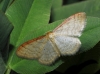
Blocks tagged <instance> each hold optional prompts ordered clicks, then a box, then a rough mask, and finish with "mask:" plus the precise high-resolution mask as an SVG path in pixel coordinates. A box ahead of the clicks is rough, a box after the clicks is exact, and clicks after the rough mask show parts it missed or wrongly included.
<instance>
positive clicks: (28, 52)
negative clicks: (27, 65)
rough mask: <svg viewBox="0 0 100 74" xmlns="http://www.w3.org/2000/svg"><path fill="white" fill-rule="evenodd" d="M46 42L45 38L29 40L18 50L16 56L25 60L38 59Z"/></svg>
mask: <svg viewBox="0 0 100 74" xmlns="http://www.w3.org/2000/svg"><path fill="white" fill-rule="evenodd" d="M46 42H47V38H46V37H45V36H41V37H38V38H36V39H33V40H29V41H27V42H25V43H24V44H22V45H21V46H20V47H19V48H18V50H17V55H18V56H20V57H23V58H27V59H36V58H39V57H40V56H41V52H42V50H43V47H44V45H45V44H46Z"/></svg>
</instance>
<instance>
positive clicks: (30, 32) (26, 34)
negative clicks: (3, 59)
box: [6, 0, 100, 74]
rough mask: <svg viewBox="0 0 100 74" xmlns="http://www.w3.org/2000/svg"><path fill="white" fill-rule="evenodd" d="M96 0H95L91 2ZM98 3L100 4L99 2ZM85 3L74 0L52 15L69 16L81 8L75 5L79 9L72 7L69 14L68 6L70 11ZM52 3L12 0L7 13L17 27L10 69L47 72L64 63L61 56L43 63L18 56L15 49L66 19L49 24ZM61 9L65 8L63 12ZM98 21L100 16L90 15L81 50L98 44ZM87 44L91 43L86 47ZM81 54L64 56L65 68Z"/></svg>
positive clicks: (12, 37)
mask: <svg viewBox="0 0 100 74" xmlns="http://www.w3.org/2000/svg"><path fill="white" fill-rule="evenodd" d="M93 2H94V1H92V2H91V3H93ZM91 3H90V4H91ZM95 3H96V4H97V2H95ZM82 4H83V5H84V4H85V5H87V4H89V2H88V1H85V2H82ZM82 4H81V3H80V4H76V5H74V4H73V5H72V6H71V5H68V7H65V8H64V9H63V7H61V8H57V9H56V10H57V11H58V12H55V13H53V14H54V15H53V17H54V18H55V17H56V19H55V20H58V19H62V18H64V17H67V16H69V15H70V16H71V14H73V13H76V12H78V11H80V10H82V9H81V8H79V9H80V10H79V9H78V8H76V9H77V10H72V9H71V11H70V12H68V13H69V14H66V12H67V10H68V11H69V9H70V8H71V7H73V8H74V7H81V6H82ZM51 5H52V0H48V1H47V0H34V1H32V0H30V1H27V0H16V1H15V2H14V4H12V5H11V7H10V8H9V9H8V11H7V12H6V15H7V16H8V18H9V19H10V21H12V23H13V25H14V30H13V32H12V34H11V41H10V43H11V44H12V45H13V46H14V48H13V51H12V54H10V58H9V61H8V66H9V68H8V71H9V70H10V69H13V70H14V71H16V72H17V73H21V74H33V73H35V74H40V73H41V74H44V73H46V72H50V71H52V70H54V69H56V68H57V67H58V66H59V65H61V64H62V63H63V61H62V60H58V61H57V62H55V63H54V64H53V65H51V66H46V65H42V64H40V63H39V62H38V61H37V60H28V59H22V58H19V57H18V56H16V49H17V48H18V46H19V45H20V44H22V43H24V42H26V41H28V40H30V39H34V38H36V37H39V36H41V35H44V34H45V33H46V32H48V31H52V30H53V29H54V28H55V27H57V25H59V24H60V23H61V22H62V21H63V20H59V21H56V22H54V23H51V24H48V22H49V18H50V9H51ZM98 6H99V5H98ZM83 8H84V7H83ZM56 10H54V11H56ZM62 10H63V11H62ZM87 10H88V8H87ZM96 10H97V11H98V10H99V9H98V8H97V9H96ZM60 11H61V12H60ZM72 11H73V12H72ZM83 11H84V10H83ZM62 12H64V14H63V13H62ZM89 13H90V12H87V14H89ZM92 13H94V12H92ZM92 13H91V14H92ZM16 14H17V15H16ZM56 14H57V15H56ZM58 14H59V15H58ZM61 14H62V15H61ZM57 17H58V18H57ZM99 21H100V19H99V18H97V17H87V25H86V28H85V31H84V32H83V34H82V36H81V37H80V40H81V41H82V47H81V49H80V51H81V52H83V51H86V50H89V49H90V48H92V47H94V45H96V43H97V42H99V41H100V38H99V34H98V32H100V30H99V29H100V28H99V27H100V26H99ZM91 24H92V25H91ZM91 28H93V29H91ZM95 36H96V37H97V39H95V40H93V39H94V38H96V37H95ZM90 40H92V43H90V42H89V41H90ZM88 44H90V45H89V46H88V47H87V45H88ZM80 57H81V56H77V57H76V58H73V56H72V57H65V59H64V62H65V61H66V60H67V61H66V63H67V64H66V65H64V66H66V67H64V68H62V69H63V70H65V69H66V68H68V67H69V66H70V65H73V64H76V63H77V62H79V61H80ZM61 59H62V58H61ZM73 61H74V63H73Z"/></svg>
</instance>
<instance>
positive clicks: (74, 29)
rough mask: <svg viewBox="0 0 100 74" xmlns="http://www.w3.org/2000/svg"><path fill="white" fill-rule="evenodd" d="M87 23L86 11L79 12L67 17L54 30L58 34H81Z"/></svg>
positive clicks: (78, 35)
mask: <svg viewBox="0 0 100 74" xmlns="http://www.w3.org/2000/svg"><path fill="white" fill-rule="evenodd" d="M85 25H86V15H85V13H84V12H81V13H77V14H75V15H72V16H70V17H69V18H67V19H66V20H65V21H64V22H62V24H60V25H59V26H58V27H57V28H55V29H54V30H53V32H54V33H55V34H56V35H58V34H60V35H67V36H77V37H80V36H81V32H82V31H83V29H84V27H85Z"/></svg>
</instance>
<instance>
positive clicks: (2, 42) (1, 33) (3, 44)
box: [0, 12, 13, 74]
mask: <svg viewBox="0 0 100 74" xmlns="http://www.w3.org/2000/svg"><path fill="white" fill-rule="evenodd" d="M12 29H13V26H12V25H11V23H10V22H9V20H8V19H7V17H6V16H5V15H4V14H3V13H2V12H0V73H1V74H4V72H5V70H6V68H5V63H6V62H7V59H8V53H9V46H8V45H9V35H10V33H11V30H12Z"/></svg>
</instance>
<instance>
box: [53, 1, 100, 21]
mask: <svg viewBox="0 0 100 74" xmlns="http://www.w3.org/2000/svg"><path fill="white" fill-rule="evenodd" d="M78 12H85V13H86V14H87V16H95V17H100V16H98V15H99V13H100V2H99V0H91V1H83V2H79V3H74V4H70V5H66V6H63V7H60V8H56V9H55V10H53V11H52V17H53V21H55V20H59V19H64V18H66V17H69V16H70V15H72V14H75V13H78ZM61 14H62V15H61Z"/></svg>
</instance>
